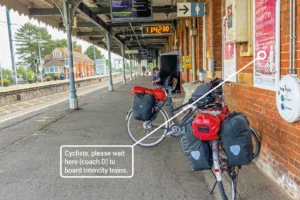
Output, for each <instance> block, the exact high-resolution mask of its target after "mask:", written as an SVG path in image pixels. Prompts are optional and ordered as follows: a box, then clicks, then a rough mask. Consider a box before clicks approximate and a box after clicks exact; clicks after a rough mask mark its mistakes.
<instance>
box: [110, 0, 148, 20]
mask: <svg viewBox="0 0 300 200" xmlns="http://www.w3.org/2000/svg"><path fill="white" fill-rule="evenodd" d="M110 2H111V20H112V22H118V21H126V22H134V21H150V20H152V0H111V1H110Z"/></svg>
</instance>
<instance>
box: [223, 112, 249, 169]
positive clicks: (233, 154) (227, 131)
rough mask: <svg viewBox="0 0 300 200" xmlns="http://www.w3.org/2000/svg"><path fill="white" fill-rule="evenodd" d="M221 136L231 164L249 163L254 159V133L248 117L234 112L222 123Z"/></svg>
mask: <svg viewBox="0 0 300 200" xmlns="http://www.w3.org/2000/svg"><path fill="white" fill-rule="evenodd" d="M220 138H221V143H222V146H223V148H224V150H225V153H226V155H227V162H228V165H229V166H239V165H249V164H250V163H251V161H252V160H253V144H252V134H251V129H250V125H249V122H248V120H247V117H246V116H245V115H244V114H243V113H238V112H233V113H232V114H230V115H229V116H228V117H227V118H226V119H225V120H224V122H223V123H222V126H221V131H220Z"/></svg>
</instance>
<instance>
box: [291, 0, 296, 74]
mask: <svg viewBox="0 0 300 200" xmlns="http://www.w3.org/2000/svg"><path fill="white" fill-rule="evenodd" d="M295 38H296V37H295V0H290V74H295V73H296V70H295Z"/></svg>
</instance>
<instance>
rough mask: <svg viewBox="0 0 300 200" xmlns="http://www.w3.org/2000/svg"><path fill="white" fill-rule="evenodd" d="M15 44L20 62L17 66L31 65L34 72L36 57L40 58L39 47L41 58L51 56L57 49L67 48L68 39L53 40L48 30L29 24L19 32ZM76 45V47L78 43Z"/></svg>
mask: <svg viewBox="0 0 300 200" xmlns="http://www.w3.org/2000/svg"><path fill="white" fill-rule="evenodd" d="M15 42H16V43H15V44H16V49H17V51H16V54H18V56H19V60H20V62H18V63H17V64H18V65H29V67H30V68H31V69H33V70H34V69H35V66H34V58H35V57H34V56H35V55H36V58H38V57H39V45H40V50H41V58H44V57H45V56H47V55H48V54H50V53H51V52H52V51H53V50H54V49H55V48H57V47H62V48H63V47H67V40H66V39H58V40H52V36H51V35H50V34H49V33H48V30H47V29H46V28H39V27H37V26H35V25H33V24H31V23H29V22H28V23H26V24H24V25H23V26H22V27H21V28H19V29H18V30H17V32H16V34H15ZM74 44H75V45H76V42H75V43H74ZM74 44H73V45H74ZM74 50H76V48H75V49H74Z"/></svg>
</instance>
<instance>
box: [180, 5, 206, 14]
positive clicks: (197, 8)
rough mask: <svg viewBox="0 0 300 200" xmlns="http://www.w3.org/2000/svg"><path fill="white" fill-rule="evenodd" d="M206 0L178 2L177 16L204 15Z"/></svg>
mask: <svg viewBox="0 0 300 200" xmlns="http://www.w3.org/2000/svg"><path fill="white" fill-rule="evenodd" d="M203 16H204V2H186V3H177V17H203Z"/></svg>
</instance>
